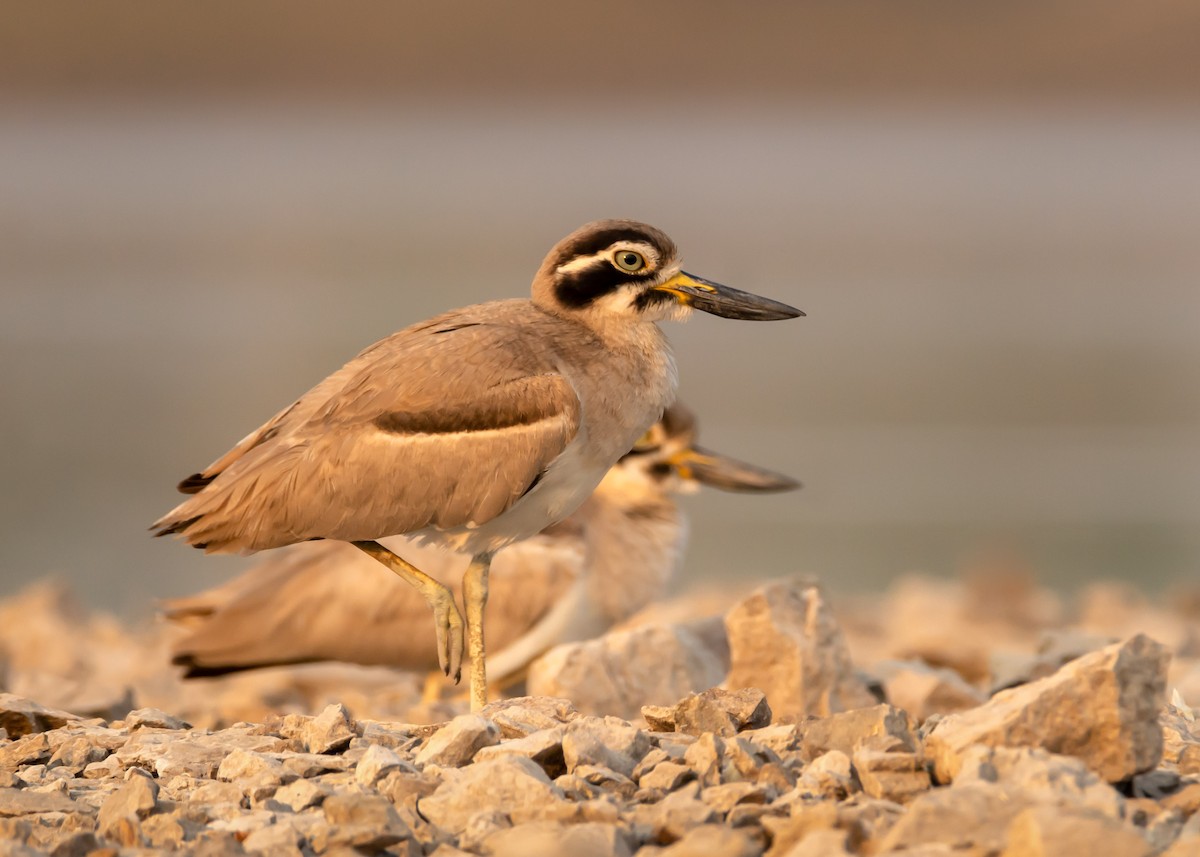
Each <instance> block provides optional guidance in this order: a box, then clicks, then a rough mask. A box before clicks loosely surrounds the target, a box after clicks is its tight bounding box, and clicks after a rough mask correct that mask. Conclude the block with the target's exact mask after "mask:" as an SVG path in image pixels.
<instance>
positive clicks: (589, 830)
mask: <svg viewBox="0 0 1200 857" xmlns="http://www.w3.org/2000/svg"><path fill="white" fill-rule="evenodd" d="M481 847H482V853H484V854H488V855H490V857H564V855H569V857H630V850H629V842H628V841H627V838H626V836H625V834H624V833H623V832H622V831H621V829H620V828H619V827H618V826H617V825H615V824H607V823H604V822H582V823H580V824H563V823H562V822H558V821H535V822H530V823H528V824H521V825H518V826H516V827H508V828H503V829H498V830H496V831H494V832H493V833H492V834H490V835H489V836H487V837H486V838H485V839H484V840H483V841H482V843H481ZM437 853H438V852H434V854H435V855H436V854H437Z"/></svg>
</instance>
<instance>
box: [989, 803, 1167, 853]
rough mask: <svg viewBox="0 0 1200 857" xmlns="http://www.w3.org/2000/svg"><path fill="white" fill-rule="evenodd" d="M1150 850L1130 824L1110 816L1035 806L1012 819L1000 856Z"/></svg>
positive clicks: (1147, 851)
mask: <svg viewBox="0 0 1200 857" xmlns="http://www.w3.org/2000/svg"><path fill="white" fill-rule="evenodd" d="M1153 851H1154V849H1153V848H1152V847H1151V846H1150V843H1148V842H1147V841H1146V840H1145V839H1143V838H1142V837H1141V836H1139V835H1138V834H1137V833H1136V832H1134V830H1133V829H1132V828H1130V827H1127V826H1126V825H1124V824H1121V823H1120V822H1119V821H1116V820H1114V819H1111V818H1107V817H1105V816H1103V815H1096V814H1094V813H1090V812H1086V811H1084V810H1080V809H1067V810H1064V809H1063V808H1061V807H1050V806H1036V807H1029V808H1028V809H1025V810H1022V811H1021V812H1020V813H1019V814H1018V815H1017V816H1016V817H1015V818H1014V819H1013V821H1012V824H1011V825H1010V827H1009V830H1008V846H1007V847H1006V848H1005V849H1004V852H1003V857H1058V855H1061V854H1097V855H1101V854H1102V855H1104V857H1148V855H1150V854H1151V853H1152V852H1153Z"/></svg>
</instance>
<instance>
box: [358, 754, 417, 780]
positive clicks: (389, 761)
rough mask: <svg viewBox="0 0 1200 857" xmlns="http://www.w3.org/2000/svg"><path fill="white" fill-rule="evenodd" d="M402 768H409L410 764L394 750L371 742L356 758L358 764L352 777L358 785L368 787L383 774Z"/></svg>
mask: <svg viewBox="0 0 1200 857" xmlns="http://www.w3.org/2000/svg"><path fill="white" fill-rule="evenodd" d="M404 768H408V769H409V770H411V766H410V765H409V764H408V763H407V762H405V761H404V760H403V759H401V758H400V756H399V755H397V754H396V751H395V750H391V749H388V748H387V747H384V746H381V745H379V744H372V745H371V746H370V747H368V748H367V752H365V753H363V755H362V758H361V759H359V760H358V765H356V766H355V768H354V779H355V780H356V781H357V782H358V784H359V785H360V786H363V787H365V788H369V787H370V786H373V785H375V783H376V782H377V781H378V780H379V779H380V778H382V777H383V776H384V775H385V774H389V773H391V772H392V771H398V770H401V769H404Z"/></svg>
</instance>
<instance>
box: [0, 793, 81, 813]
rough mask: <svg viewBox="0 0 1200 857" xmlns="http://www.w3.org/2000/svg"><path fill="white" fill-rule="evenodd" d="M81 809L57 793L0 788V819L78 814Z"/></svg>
mask: <svg viewBox="0 0 1200 857" xmlns="http://www.w3.org/2000/svg"><path fill="white" fill-rule="evenodd" d="M82 809H83V807H82V806H80V805H79V804H78V803H76V802H75V801H73V800H71V799H70V798H69V797H67V796H66V795H63V794H60V793H57V792H35V791H31V790H29V789H8V788H0V818H8V817H11V816H17V815H32V814H33V813H49V812H79V811H80V810H82Z"/></svg>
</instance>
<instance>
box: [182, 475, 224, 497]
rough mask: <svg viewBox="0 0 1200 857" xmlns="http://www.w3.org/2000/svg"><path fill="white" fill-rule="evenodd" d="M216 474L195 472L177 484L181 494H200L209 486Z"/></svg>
mask: <svg viewBox="0 0 1200 857" xmlns="http://www.w3.org/2000/svg"><path fill="white" fill-rule="evenodd" d="M215 478H216V476H215V475H214V476H205V475H204V474H203V473H193V474H192V475H191V476H189V477H188V478H187V479H184V480H183V481H182V482H180V483H179V484H178V485H176V486H175V488H176V490H177V491H179V493H180V494H198V493H200V492H201V491H203V490H204V489H205V488H207V487H208V484H209V483H210V482H212V481H213V479H215Z"/></svg>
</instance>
